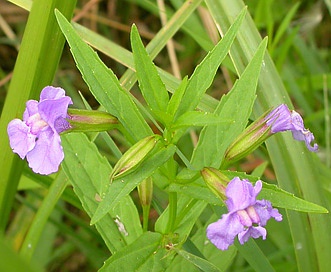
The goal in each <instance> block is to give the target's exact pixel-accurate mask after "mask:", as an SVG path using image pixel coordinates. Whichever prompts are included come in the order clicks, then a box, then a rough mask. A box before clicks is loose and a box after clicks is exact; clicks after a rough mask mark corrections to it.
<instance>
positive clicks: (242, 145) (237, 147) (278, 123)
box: [222, 104, 318, 167]
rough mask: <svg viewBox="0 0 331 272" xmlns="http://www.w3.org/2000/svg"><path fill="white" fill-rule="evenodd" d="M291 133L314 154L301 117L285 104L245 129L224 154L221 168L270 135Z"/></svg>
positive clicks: (311, 137) (309, 133)
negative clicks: (284, 132)
mask: <svg viewBox="0 0 331 272" xmlns="http://www.w3.org/2000/svg"><path fill="white" fill-rule="evenodd" d="M283 131H291V132H292V136H293V138H294V139H295V140H297V141H304V142H305V144H306V146H307V148H308V150H310V151H313V152H316V151H317V150H318V145H317V144H313V146H312V145H311V144H312V142H313V141H314V135H313V133H311V132H310V131H309V130H308V129H306V128H305V127H304V124H303V120H302V117H301V116H300V114H298V113H297V112H296V111H294V110H292V111H290V110H289V108H288V107H287V106H286V105H285V104H281V105H279V106H278V107H276V108H275V109H273V110H269V111H267V112H265V113H264V114H263V115H262V116H261V117H260V118H259V119H257V120H256V121H255V122H253V123H252V124H251V125H250V126H249V127H247V128H246V129H245V130H244V131H243V132H242V133H241V134H240V135H239V136H238V137H237V139H235V141H234V142H233V143H232V144H231V145H230V146H229V147H228V149H227V150H226V152H225V157H224V161H223V163H222V167H224V166H226V165H228V164H229V163H232V162H235V161H238V160H240V159H242V158H244V157H245V156H246V155H248V154H249V153H251V152H252V151H254V150H255V149H256V148H257V147H259V145H261V144H262V143H263V142H264V141H265V140H267V139H268V137H270V136H271V135H273V134H275V133H278V132H283Z"/></svg>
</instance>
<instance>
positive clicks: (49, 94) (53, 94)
mask: <svg viewBox="0 0 331 272" xmlns="http://www.w3.org/2000/svg"><path fill="white" fill-rule="evenodd" d="M63 97H65V90H63V89H62V88H60V87H53V86H46V87H45V88H44V89H42V91H41V93H40V101H39V102H42V101H44V100H57V99H60V98H63Z"/></svg>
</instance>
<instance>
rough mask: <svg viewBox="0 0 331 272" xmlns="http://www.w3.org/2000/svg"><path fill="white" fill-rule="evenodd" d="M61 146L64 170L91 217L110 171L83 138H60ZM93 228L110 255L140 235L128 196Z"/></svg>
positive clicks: (77, 134)
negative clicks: (99, 235) (63, 156)
mask: <svg viewBox="0 0 331 272" xmlns="http://www.w3.org/2000/svg"><path fill="white" fill-rule="evenodd" d="M62 145H63V148H64V153H65V159H64V161H63V163H62V166H63V169H64V171H65V173H66V175H67V177H68V178H69V180H70V182H71V184H72V185H73V188H74V191H75V193H76V194H77V196H78V197H79V199H80V201H81V202H82V205H83V207H84V209H85V211H86V212H87V214H88V215H89V216H90V217H92V216H93V214H94V213H95V211H96V209H97V207H98V203H99V202H98V200H99V199H100V198H101V197H102V195H103V193H105V192H106V189H107V188H108V184H109V175H110V173H111V167H110V165H109V164H108V162H107V160H106V159H105V158H104V157H102V156H101V155H100V153H99V151H98V150H97V148H96V146H95V145H94V144H93V143H92V142H91V141H89V140H88V138H87V137H86V136H85V135H84V134H80V133H75V134H66V135H63V136H62ZM118 203H119V202H118ZM129 222H130V223H129ZM120 224H122V225H120ZM120 226H123V227H122V228H121V227H120ZM96 228H97V230H98V231H99V233H100V234H101V236H102V238H103V240H104V241H105V243H106V245H107V246H108V248H109V250H110V251H111V252H112V253H114V252H116V251H118V250H119V249H120V248H122V247H124V246H125V245H126V244H127V243H130V242H132V241H133V240H135V239H137V238H138V237H139V236H140V235H141V234H142V228H141V225H140V220H139V216H138V213H137V209H136V207H135V205H134V204H133V202H132V200H131V198H130V197H129V196H126V197H123V198H121V203H120V204H119V205H118V206H117V207H116V208H115V209H113V210H112V211H111V213H108V214H107V216H105V217H104V218H102V220H100V221H99V222H98V223H97V224H96Z"/></svg>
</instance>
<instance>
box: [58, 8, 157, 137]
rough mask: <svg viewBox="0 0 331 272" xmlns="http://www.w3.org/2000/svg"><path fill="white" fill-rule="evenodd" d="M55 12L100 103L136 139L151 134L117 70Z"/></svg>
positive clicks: (80, 68)
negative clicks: (104, 61)
mask: <svg viewBox="0 0 331 272" xmlns="http://www.w3.org/2000/svg"><path fill="white" fill-rule="evenodd" d="M55 14H56V17H57V20H58V23H59V25H60V28H61V30H62V32H63V34H64V35H65V36H66V39H67V41H68V43H69V45H70V48H71V52H72V54H73V57H74V59H75V61H76V64H77V67H78V68H79V70H80V72H81V73H82V76H83V78H84V80H85V82H86V83H87V85H88V86H89V88H90V91H91V93H92V94H93V95H94V96H95V98H96V99H97V100H98V102H99V103H100V104H101V105H102V106H104V108H105V109H106V110H107V111H108V112H109V113H111V114H113V115H114V116H116V117H117V118H118V120H119V121H120V123H121V124H122V125H123V126H124V128H125V129H126V130H127V131H128V132H129V134H130V135H131V137H132V138H133V139H134V140H135V141H137V140H139V139H141V138H144V137H146V136H148V135H150V134H152V131H151V129H150V127H149V126H148V125H147V123H146V122H145V120H144V118H143V116H142V115H141V113H140V112H139V110H138V108H137V106H136V105H135V104H134V102H133V100H132V98H131V97H130V94H129V93H128V92H126V91H125V90H123V89H122V87H121V85H120V83H119V81H118V79H117V78H116V76H115V75H114V73H113V72H112V71H111V70H110V69H109V68H108V67H106V66H105V64H104V63H103V62H102V61H101V60H100V59H99V57H98V55H97V54H96V52H94V51H93V50H92V49H91V48H90V47H89V46H88V45H87V44H86V43H85V42H83V41H82V40H81V38H80V37H79V36H78V34H77V33H76V31H75V30H74V29H73V27H72V25H71V24H70V23H69V22H68V21H67V20H66V19H65V18H64V17H63V15H62V14H61V13H60V12H59V11H56V12H55Z"/></svg>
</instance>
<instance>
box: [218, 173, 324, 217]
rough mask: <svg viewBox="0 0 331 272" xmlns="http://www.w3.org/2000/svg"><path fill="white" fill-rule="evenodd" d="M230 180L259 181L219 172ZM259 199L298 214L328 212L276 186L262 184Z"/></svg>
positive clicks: (240, 175)
mask: <svg viewBox="0 0 331 272" xmlns="http://www.w3.org/2000/svg"><path fill="white" fill-rule="evenodd" d="M221 172H222V173H223V174H224V175H226V176H227V177H228V178H229V179H230V180H231V179H233V178H234V177H239V178H240V179H248V180H249V181H251V182H255V181H257V180H259V178H258V177H256V176H252V175H248V174H246V173H243V172H236V171H221ZM258 198H259V199H266V200H269V201H270V202H271V203H272V205H273V206H275V207H278V208H284V209H289V210H295V211H300V212H310V213H328V210H327V209H325V208H324V207H322V206H320V205H317V204H314V203H312V202H309V201H307V200H304V199H302V198H299V197H296V196H295V195H293V194H291V193H289V192H287V191H285V190H283V189H281V188H279V187H278V186H277V185H274V184H269V183H266V182H263V185H262V190H261V192H260V194H259V195H258Z"/></svg>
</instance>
